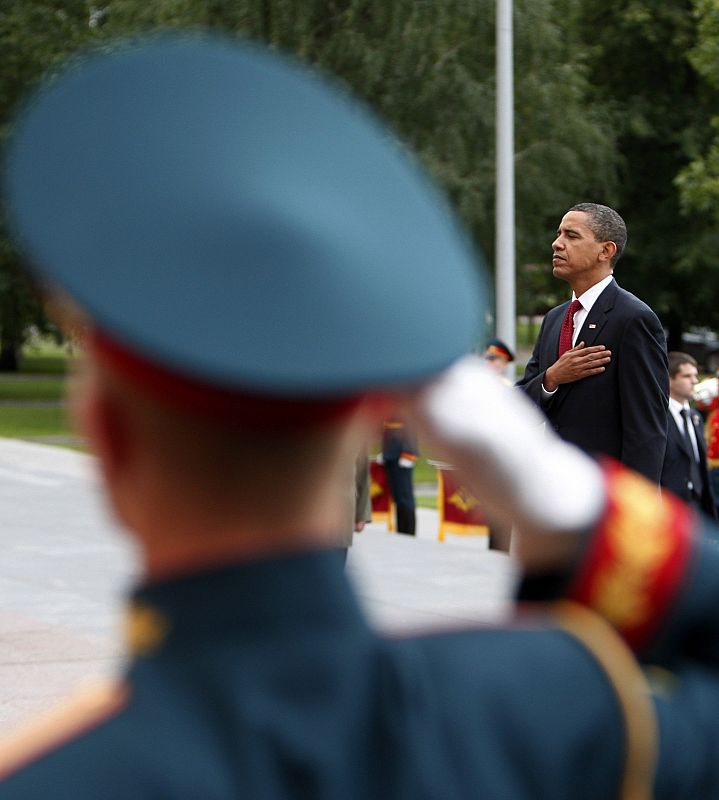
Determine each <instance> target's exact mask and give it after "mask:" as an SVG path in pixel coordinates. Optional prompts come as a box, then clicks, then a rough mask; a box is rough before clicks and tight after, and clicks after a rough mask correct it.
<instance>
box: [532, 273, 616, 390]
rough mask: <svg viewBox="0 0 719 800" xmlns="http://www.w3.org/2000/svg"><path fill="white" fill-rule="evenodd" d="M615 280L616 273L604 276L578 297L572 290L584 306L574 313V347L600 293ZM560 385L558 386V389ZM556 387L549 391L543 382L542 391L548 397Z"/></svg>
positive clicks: (574, 297)
mask: <svg viewBox="0 0 719 800" xmlns="http://www.w3.org/2000/svg"><path fill="white" fill-rule="evenodd" d="M613 280H614V275H607V277H606V278H602V280H601V281H599V283H595V284H594V286H590V287H589V289H587V291H586V292H584V293H583V294H582V295H581V297H577V296H576V295H575V294H574V292H572V300H579V302H580V303H581V304H582V307H581V308H580V309H579V311H576V312H575V313H574V320H573V322H574V331H573V332H572V347H574V346H575V345H576V344H577V338H578V337H579V331H581V330H582V325H584V320H585V319H586V318H587V315H588V314H589V312H590V311H591V310H592V306H593V305H594V304H595V303H596V302H597V298H598V297H599V295H600V294H601V293H602V292H603V291H604V290H605V289H606V288H607V286H609V284H610V283H611V282H612V281H613ZM558 388H559V387H557V389H558ZM557 389H555V390H554V391H552V392H548V391H547V390H546V389H545V388H544V384H542V391H543V392H544V394H545V395H546V396H547V397H550V396H551V395H553V394H554V392H556V391H557Z"/></svg>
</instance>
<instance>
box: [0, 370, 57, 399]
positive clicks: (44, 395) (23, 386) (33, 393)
mask: <svg viewBox="0 0 719 800" xmlns="http://www.w3.org/2000/svg"><path fill="white" fill-rule="evenodd" d="M64 396H65V379H64V378H63V377H62V376H61V375H59V376H58V377H56V378H45V377H42V378H35V377H28V378H26V379H23V380H13V379H11V378H6V377H4V376H0V400H21V401H22V400H34V401H42V400H51V401H58V400H62V399H63V397H64Z"/></svg>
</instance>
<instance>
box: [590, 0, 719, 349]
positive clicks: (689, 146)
mask: <svg viewBox="0 0 719 800" xmlns="http://www.w3.org/2000/svg"><path fill="white" fill-rule="evenodd" d="M714 5H716V4H714ZM579 21H580V26H581V34H582V38H583V40H584V41H585V42H586V43H587V45H588V48H589V49H588V57H589V63H590V68H591V75H592V82H593V84H594V92H593V100H594V102H595V103H596V104H597V105H598V106H600V107H602V108H604V109H605V111H606V113H607V114H608V115H609V116H610V118H611V119H612V122H613V125H614V127H615V130H616V135H617V142H618V147H619V152H620V154H621V160H620V167H619V175H620V182H619V183H620V187H621V189H620V192H619V202H618V205H617V208H618V210H619V211H620V213H622V215H623V216H624V218H625V219H626V221H627V227H628V230H629V242H628V246H627V250H626V254H625V256H624V257H623V258H622V260H621V261H620V262H619V265H618V268H617V276H618V279H619V280H620V282H621V283H622V285H623V286H625V287H626V288H628V289H629V290H630V291H633V292H635V293H637V294H638V295H639V296H640V297H642V298H643V299H645V300H646V301H647V302H649V304H650V305H652V307H653V308H654V309H655V310H656V311H657V313H658V314H659V316H660V318H661V319H662V321H663V322H664V324H665V326H666V327H667V328H668V329H669V332H670V341H669V345H670V347H671V348H678V347H679V345H680V340H679V334H680V332H681V330H682V329H684V328H685V327H686V326H687V325H688V324H690V323H692V322H695V323H703V324H719V307H717V306H716V304H715V303H713V302H712V301H711V298H712V297H713V296H715V295H716V292H717V291H719V260H718V258H717V249H716V247H715V246H714V244H716V231H715V230H714V229H713V226H712V225H707V219H706V218H705V217H704V218H703V217H701V216H699V215H696V214H691V215H684V216H682V206H681V205H680V198H679V191H678V189H677V184H676V179H677V175H682V174H684V173H683V170H684V169H685V168H686V166H687V164H688V163H689V162H690V161H691V160H692V159H693V158H694V157H695V156H696V154H697V153H698V152H701V151H703V149H704V147H705V143H706V141H707V136H708V134H709V133H710V132H711V127H710V124H709V122H710V119H711V115H712V109H713V108H716V103H717V93H716V91H714V90H713V89H712V88H711V87H710V86H709V85H708V84H707V83H706V82H705V81H703V80H701V79H700V77H699V75H698V74H697V73H696V71H695V70H694V68H693V67H692V64H691V63H690V61H689V59H688V54H689V53H690V52H692V51H693V49H694V48H695V47H696V45H697V20H696V18H695V16H694V15H693V14H692V3H691V2H690V0H631V2H626V0H605V2H603V3H602V4H601V5H595V4H586V5H585V6H584V8H583V10H582V13H581V15H580V18H579ZM680 181H681V179H680ZM597 199H598V200H599V201H600V202H601V200H602V198H601V196H600V197H598V198H597ZM685 207H686V206H685ZM692 283H693V284H694V285H700V286H701V287H702V292H688V291H687V290H686V289H687V286H689V285H691V284H692Z"/></svg>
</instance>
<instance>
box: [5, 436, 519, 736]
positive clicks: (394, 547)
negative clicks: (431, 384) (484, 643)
mask: <svg viewBox="0 0 719 800" xmlns="http://www.w3.org/2000/svg"><path fill="white" fill-rule="evenodd" d="M0 515H1V516H0V520H1V523H2V540H1V541H2V545H1V548H2V558H0V733H2V732H4V731H6V730H8V729H11V728H12V727H13V726H14V725H16V724H17V723H18V722H19V721H20V720H22V719H23V718H25V717H27V716H29V715H31V714H32V713H33V712H35V711H37V710H39V709H42V708H46V707H47V706H48V705H50V704H51V703H53V702H54V701H56V700H57V699H58V698H60V697H61V696H62V695H64V694H66V693H67V692H68V691H70V690H73V689H74V688H75V687H77V685H78V684H81V683H82V682H84V681H86V680H88V679H92V678H96V677H98V676H102V675H104V674H107V673H108V672H110V671H112V670H114V669H116V668H117V666H118V664H119V662H120V660H121V649H122V644H121V643H122V633H121V627H122V624H121V620H122V599H123V596H124V594H125V592H126V590H127V588H128V586H129V585H130V584H131V583H132V581H133V577H134V575H135V574H136V572H137V561H136V555H135V552H134V551H133V548H132V546H131V544H130V542H129V540H128V539H127V538H126V537H125V536H124V535H123V534H122V532H121V531H119V529H118V528H117V526H116V525H115V524H114V523H113V521H112V520H111V519H110V518H109V517H108V515H107V513H106V512H105V510H104V506H103V503H102V500H101V497H100V491H99V486H98V482H97V479H96V478H95V475H94V465H93V460H92V458H90V457H89V456H86V455H83V454H80V453H77V452H73V451H70V450H63V449H61V448H56V447H50V446H46V445H41V444H31V443H27V442H18V441H14V440H9V439H0ZM418 528H419V530H418V536H417V537H416V538H413V537H407V536H401V535H398V534H390V533H388V532H387V531H386V530H384V529H383V528H382V527H380V526H378V525H369V526H368V527H367V529H366V530H365V531H364V532H363V533H362V534H359V535H357V536H356V537H355V544H354V546H353V547H352V549H351V551H350V555H349V558H348V567H347V569H348V572H349V574H350V576H351V579H352V580H353V581H354V582H355V584H356V587H357V591H358V594H359V596H360V598H361V600H362V602H363V603H364V605H365V607H366V609H367V612H368V614H369V615H370V617H371V618H372V619H373V620H374V621H375V622H376V624H377V625H378V626H380V627H382V628H384V629H387V630H391V631H401V630H411V629H417V628H422V629H427V628H436V627H456V626H458V625H466V624H468V623H473V622H474V623H476V622H483V621H489V622H492V621H497V620H499V619H500V618H501V617H502V615H503V614H504V613H505V612H506V609H507V598H508V597H509V595H510V594H511V590H512V585H513V581H514V569H513V565H512V563H511V561H510V559H509V558H508V557H507V556H505V555H503V554H500V553H495V552H490V551H488V550H487V549H486V542H485V540H483V539H479V538H475V537H473V538H454V539H452V538H450V540H449V541H447V542H445V543H444V544H440V543H439V542H438V541H437V514H436V512H435V511H432V510H429V509H419V510H418Z"/></svg>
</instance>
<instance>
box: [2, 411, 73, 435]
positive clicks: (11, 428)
mask: <svg viewBox="0 0 719 800" xmlns="http://www.w3.org/2000/svg"><path fill="white" fill-rule="evenodd" d="M71 434H72V430H71V428H70V424H69V421H68V419H67V415H66V414H65V410H64V408H62V407H59V406H57V407H53V408H32V407H21V406H0V436H5V437H8V438H11V439H23V438H27V437H35V436H70V435H71Z"/></svg>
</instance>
